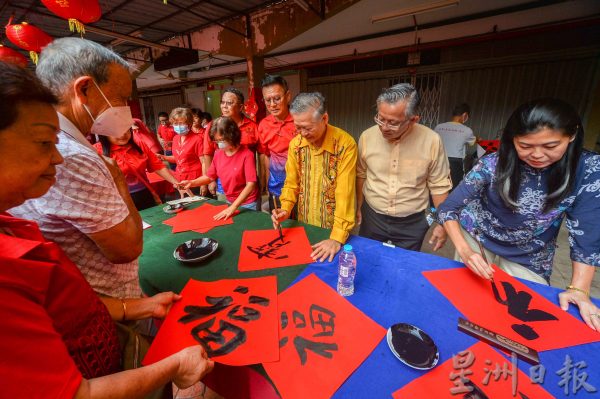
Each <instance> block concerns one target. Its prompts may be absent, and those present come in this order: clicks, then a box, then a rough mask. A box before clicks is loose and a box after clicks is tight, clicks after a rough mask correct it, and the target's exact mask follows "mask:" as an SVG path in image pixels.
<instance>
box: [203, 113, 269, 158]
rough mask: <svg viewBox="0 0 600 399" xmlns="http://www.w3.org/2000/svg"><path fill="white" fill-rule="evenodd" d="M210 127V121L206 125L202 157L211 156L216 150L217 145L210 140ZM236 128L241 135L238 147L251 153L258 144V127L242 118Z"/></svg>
mask: <svg viewBox="0 0 600 399" xmlns="http://www.w3.org/2000/svg"><path fill="white" fill-rule="evenodd" d="M211 126H212V121H211V122H209V124H208V125H206V134H205V135H204V155H211V156H212V155H214V153H215V151H216V150H217V145H216V144H215V142H214V141H212V140H211V139H210V134H209V132H210V128H211ZM238 127H239V128H240V132H241V133H242V138H241V140H240V145H243V146H246V147H248V148H249V149H250V150H251V151H254V150H255V149H256V144H257V143H258V127H257V126H256V122H254V121H253V120H251V119H248V118H246V117H245V116H244V118H243V119H242V121H241V122H240V123H238Z"/></svg>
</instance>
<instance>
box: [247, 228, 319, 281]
mask: <svg viewBox="0 0 600 399" xmlns="http://www.w3.org/2000/svg"><path fill="white" fill-rule="evenodd" d="M282 232H283V240H281V239H280V236H279V231H278V230H273V229H271V230H246V231H244V235H243V236H242V246H241V248H240V257H239V261H238V270H239V271H241V272H247V271H250V270H261V269H270V268H275V267H285V266H296V265H304V264H307V263H312V262H313V259H312V258H311V257H310V254H311V252H312V248H311V246H310V242H309V241H308V237H307V236H306V231H305V230H304V227H292V228H289V229H282Z"/></svg>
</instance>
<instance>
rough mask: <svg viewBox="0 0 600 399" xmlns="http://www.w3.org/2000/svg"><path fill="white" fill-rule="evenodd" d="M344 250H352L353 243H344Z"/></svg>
mask: <svg viewBox="0 0 600 399" xmlns="http://www.w3.org/2000/svg"><path fill="white" fill-rule="evenodd" d="M344 251H352V245H350V244H346V245H344Z"/></svg>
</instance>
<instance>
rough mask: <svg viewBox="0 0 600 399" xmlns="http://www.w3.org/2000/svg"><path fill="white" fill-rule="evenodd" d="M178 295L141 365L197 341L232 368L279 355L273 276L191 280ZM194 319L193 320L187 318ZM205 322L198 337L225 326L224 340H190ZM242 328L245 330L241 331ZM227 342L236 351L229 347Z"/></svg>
mask: <svg viewBox="0 0 600 399" xmlns="http://www.w3.org/2000/svg"><path fill="white" fill-rule="evenodd" d="M181 295H182V297H183V298H182V299H181V300H180V301H178V302H176V303H175V304H174V305H173V307H172V308H171V311H170V312H169V314H168V316H167V318H166V319H165V321H164V322H163V324H162V326H161V328H160V330H159V331H158V334H157V335H156V338H155V339H154V342H153V343H152V346H150V349H149V350H148V353H147V354H146V357H145V358H144V361H143V362H142V363H143V364H144V365H148V364H152V363H154V362H157V361H159V360H161V359H164V358H165V357H167V356H169V355H172V354H173V353H176V352H178V351H180V350H181V349H183V348H186V347H188V346H192V345H197V344H201V345H202V346H203V347H204V348H205V349H206V351H207V352H208V353H209V356H210V357H211V358H212V360H214V361H215V362H219V363H223V364H228V365H232V366H241V365H247V364H256V363H261V362H268V361H275V360H277V359H278V358H279V348H278V336H277V278H276V277H275V276H267V277H258V278H248V279H236V280H219V281H213V282H203V281H196V280H190V281H189V282H188V283H187V284H186V286H185V287H184V288H183V291H181ZM223 298H225V299H223ZM211 302H212V303H211ZM188 306H192V307H196V308H195V309H194V308H189V307H188ZM199 307H201V308H199ZM215 307H216V308H217V309H214V308H215ZM209 308H213V309H209ZM192 317H197V318H195V319H193V320H189V319H190V318H192ZM182 318H184V320H181V319H182ZM211 320H212V322H211ZM203 324H204V325H205V326H206V329H202V331H200V332H199V333H198V334H199V337H200V338H204V337H206V336H207V334H210V333H216V332H218V330H220V328H226V329H225V330H224V331H223V334H222V336H223V338H224V339H225V342H224V343H223V344H222V345H217V344H216V343H215V342H213V341H211V342H209V341H207V340H203V339H196V338H194V337H193V336H192V332H193V329H194V328H199V329H200V327H199V326H202V325H203ZM230 326H233V327H230ZM240 329H241V330H242V331H244V333H243V334H241V333H239V331H240ZM217 335H219V334H218V333H217ZM234 337H235V338H236V339H235V340H232V339H231V338H234ZM230 343H231V347H234V349H231V350H230V351H229V349H230V346H229V344H230ZM227 351H228V353H223V354H222V353H220V352H227Z"/></svg>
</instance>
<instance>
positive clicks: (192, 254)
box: [173, 238, 219, 263]
mask: <svg viewBox="0 0 600 399" xmlns="http://www.w3.org/2000/svg"><path fill="white" fill-rule="evenodd" d="M218 247H219V243H218V242H217V241H216V240H214V239H212V238H195V239H193V240H189V241H186V242H184V243H183V244H181V245H180V246H178V247H177V248H175V251H174V252H173V257H174V258H175V259H177V260H178V261H180V262H184V263H195V262H200V261H203V260H205V259H206V258H208V257H209V256H211V255H212V254H214V253H215V252H216V251H217V248H218Z"/></svg>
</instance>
